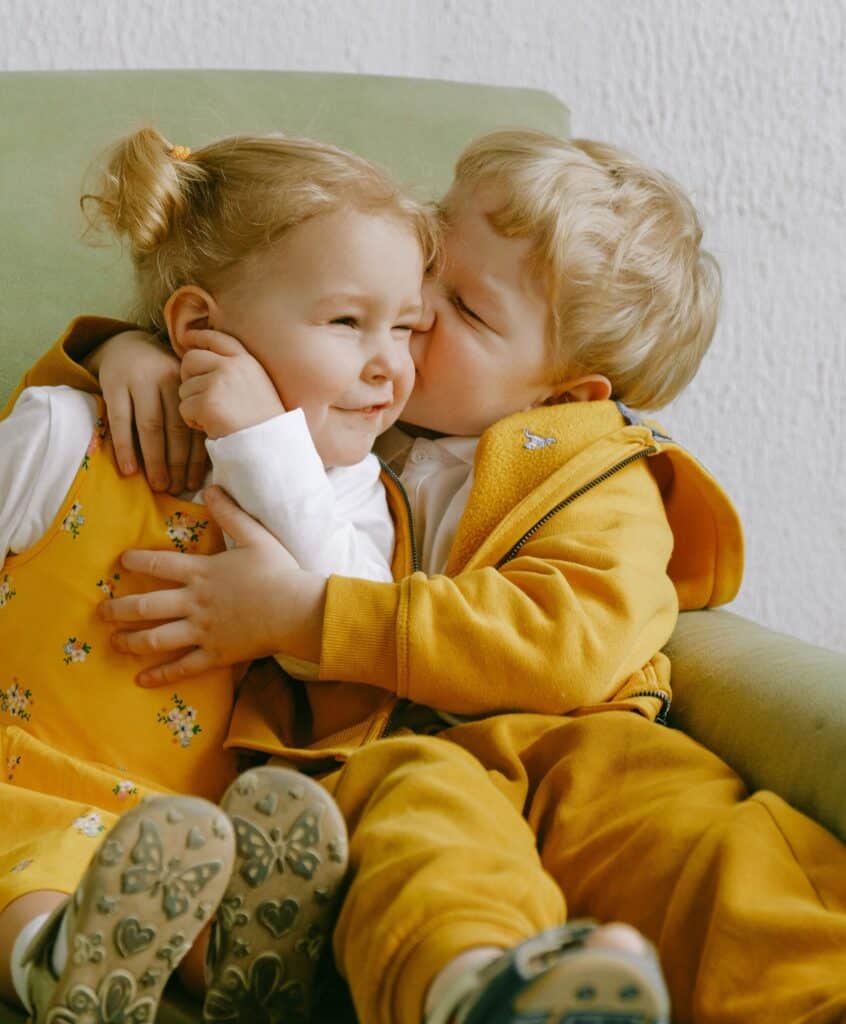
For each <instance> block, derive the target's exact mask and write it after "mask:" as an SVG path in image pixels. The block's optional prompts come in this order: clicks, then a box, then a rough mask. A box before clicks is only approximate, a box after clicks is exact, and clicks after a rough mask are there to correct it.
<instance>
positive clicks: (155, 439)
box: [85, 331, 206, 494]
mask: <svg viewBox="0 0 846 1024" xmlns="http://www.w3.org/2000/svg"><path fill="white" fill-rule="evenodd" d="M85 365H86V366H87V367H88V369H90V370H91V371H92V373H95V374H97V375H98V376H99V379H100V390H101V391H102V392H103V400H104V401H105V403H106V410H107V413H108V418H109V432H110V433H111V435H112V444H113V445H114V450H115V458H116V459H117V463H118V466H119V467H120V470H121V472H122V473H124V474H125V475H127V476H128V475H130V474H131V473H135V472H136V471H137V469H138V465H137V459H136V454H135V438H134V436H133V427H134V433H135V434H137V437H138V446H139V448H140V449H141V457H142V459H143V463H144V471H145V473H146V475H147V479H148V480H149V482H150V486H151V487H152V488H153V490H154V491H164V490H169V491H170V493H171V494H181V493H182V492H183V491H184V490H186V488H187V489H188V490H192V491H196V490H199V488H200V487H202V486H203V480H204V479H205V475H206V447H205V437H204V436H203V434H201V433H198V432H197V431H195V430H191V429H190V427H188V425H187V424H186V423H185V422H184V421H183V419H182V417H181V416H180V415H179V359H178V358H177V357H176V355H175V354H174V352H173V350H172V349H170V348H169V347H168V346H166V345H163V344H162V343H161V342H160V341H159V340H158V339H157V338H155V337H153V335H152V334H147V333H146V331H123V332H122V333H121V334H116V335H114V337H112V338H109V340H108V341H105V342H103V344H102V345H101V346H100V347H99V348H97V349H95V350H94V352H92V353H91V355H90V356H89V357H88V358H87V359H86V360H85ZM133 421H134V422H133Z"/></svg>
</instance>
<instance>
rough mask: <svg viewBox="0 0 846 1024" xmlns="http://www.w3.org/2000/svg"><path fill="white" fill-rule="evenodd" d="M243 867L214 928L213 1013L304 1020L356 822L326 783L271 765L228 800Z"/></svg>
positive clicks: (209, 1013) (209, 1004) (209, 1014)
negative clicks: (349, 820) (349, 824)
mask: <svg viewBox="0 0 846 1024" xmlns="http://www.w3.org/2000/svg"><path fill="white" fill-rule="evenodd" d="M221 807H222V808H223V810H224V811H225V812H226V814H227V815H228V816H229V818H230V820H231V822H232V825H233V828H234V830H235V839H236V857H235V867H234V868H233V871H232V876H231V879H230V882H229V887H228V889H227V890H226V893H225V895H224V897H223V900H222V901H221V905H220V909H219V911H218V917H217V921H216V923H215V927H214V929H213V932H212V941H211V944H210V946H209V959H208V964H207V975H208V988H207V991H206V998H205V1003H204V1005H203V1020H205V1021H214V1022H228V1024H235V1022H242V1024H255V1022H258V1021H262V1022H267V1024H275V1022H277V1021H278V1022H281V1021H284V1022H285V1024H299V1022H301V1021H307V1020H308V1019H309V1013H310V1010H311V1003H312V999H311V990H312V983H313V980H314V974H315V970H316V968H317V965H318V961H319V960H320V957H321V954H322V953H323V950H324V948H325V947H326V946H327V945H329V944H330V943H329V940H330V936H331V931H332V926H333V924H334V921H335V914H336V911H337V906H338V900H339V897H340V894H341V883H342V882H343V879H344V875H345V874H346V867H347V830H346V825H345V824H344V819H343V817H342V816H341V812H340V811H339V810H338V807H337V806H336V804H335V801H334V800H333V799H332V797H331V796H330V795H329V794H328V793H327V792H326V790H325V789H324V788H323V787H322V786H320V785H318V783H316V782H314V781H313V780H312V779H310V778H309V777H308V776H306V775H301V774H300V773H298V772H296V771H293V770H291V769H288V768H277V767H273V766H270V765H266V766H264V767H261V768H255V769H253V770H252V771H249V772H246V773H245V774H244V775H241V776H240V777H239V778H238V779H236V780H235V782H234V783H233V784H232V785H231V786H230V787H229V789H228V790H227V792H226V793H225V794H224V797H223V799H222V800H221Z"/></svg>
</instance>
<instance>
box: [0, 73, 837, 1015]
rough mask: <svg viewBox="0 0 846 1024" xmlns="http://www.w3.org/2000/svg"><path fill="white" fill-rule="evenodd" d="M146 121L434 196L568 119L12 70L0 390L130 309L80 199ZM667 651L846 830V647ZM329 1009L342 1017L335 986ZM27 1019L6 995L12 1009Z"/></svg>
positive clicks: (196, 79) (797, 791) (691, 688)
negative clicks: (275, 139)
mask: <svg viewBox="0 0 846 1024" xmlns="http://www.w3.org/2000/svg"><path fill="white" fill-rule="evenodd" d="M145 122H152V123H154V124H155V125H156V126H157V127H158V128H160V129H161V130H162V131H163V132H164V133H165V134H166V135H167V136H168V137H169V138H171V139H172V140H173V141H174V142H179V143H182V144H184V145H190V146H198V145H201V144H202V143H203V142H205V141H207V140H208V139H210V138H213V137H216V136H219V135H224V134H228V133H234V132H238V131H241V132H266V131H279V130H282V131H285V132H288V133H291V134H307V135H313V136H316V137H320V138H324V139H328V140H331V141H333V142H337V143H339V144H340V145H343V146H347V147H349V148H351V149H354V150H357V151H358V152H360V153H362V154H363V155H365V156H368V157H371V158H374V159H376V160H379V161H381V162H383V163H385V164H386V165H388V166H389V167H390V168H391V169H393V170H394V172H395V173H396V174H398V175H399V176H400V177H401V178H402V179H403V180H404V181H406V182H407V183H411V184H414V185H417V186H419V188H420V189H421V190H422V191H423V192H424V193H428V194H437V193H438V192H440V191H442V190H443V189H444V188H445V186H446V185H447V183H448V182H449V179H450V174H451V168H452V164H453V162H454V159H455V156H456V155H457V153H458V152H459V150H460V149H461V148H462V146H463V145H464V144H465V143H466V142H467V141H469V140H470V139H471V138H472V137H474V136H475V135H478V134H480V133H481V132H484V131H487V130H489V129H492V128H495V127H504V126H512V125H526V126H531V127H536V128H543V129H546V130H549V131H552V132H554V133H557V134H567V131H568V114H567V109H566V108H565V107H564V106H563V105H562V104H561V103H560V102H558V101H557V100H556V99H555V98H554V97H552V96H550V95H549V94H547V93H543V92H537V91H533V90H524V89H502V88H493V87H486V86H476V85H459V84H456V83H449V82H434V81H423V80H414V79H398V78H377V77H369V76H355V75H330V74H306V73H299V72H297V73H288V72H248V71H243V72H241V71H128V72H123V71H119V72H113V71H108V72H105V71H104V72H12V73H5V74H0V152H2V154H3V156H2V159H0V314H1V315H0V404H2V402H3V401H4V400H5V398H6V397H7V395H8V393H9V392H10V391H11V390H12V387H13V385H14V384H15V382H16V381H17V379H18V377H19V376H20V374H21V373H22V371H23V370H24V369H25V368H26V367H27V366H29V365H30V364H31V363H32V362H33V361H34V360H35V358H36V356H37V355H39V354H40V353H41V352H42V351H43V350H44V349H45V348H47V346H49V345H50V344H51V343H52V342H53V340H54V339H55V338H56V337H57V336H58V334H59V332H60V331H61V329H62V328H63V327H64V325H65V324H66V322H67V321H68V320H69V319H70V318H71V317H72V316H73V315H75V314H77V313H100V314H112V315H120V314H122V313H123V312H124V311H125V309H126V306H127V302H126V299H127V295H128V289H129V282H130V278H129V274H128V268H127V265H126V261H125V260H124V259H122V258H121V256H120V253H119V252H118V251H117V250H116V249H114V248H112V249H100V250H97V249H91V248H88V247H86V246H83V245H82V244H80V242H79V237H80V234H81V229H82V219H81V216H80V214H79V210H78V197H79V192H80V185H81V181H82V178H83V174H84V171H85V168H86V166H87V165H88V163H89V161H90V160H91V158H92V157H93V156H94V154H95V153H96V152H97V151H98V150H99V149H101V148H102V147H103V146H105V145H107V144H108V143H109V142H111V141H112V140H113V139H114V138H116V137H118V136H119V135H121V134H123V133H125V132H127V131H129V130H131V129H133V128H134V127H136V126H138V125H140V124H142V123H145ZM669 653H670V655H671V657H672V659H673V662H674V683H673V686H674V690H675V694H676V698H675V703H674V708H673V713H672V717H671V724H673V725H674V726H676V727H679V728H683V729H685V730H687V731H688V732H690V733H691V735H693V736H694V737H696V738H698V739H699V740H700V741H701V742H703V743H705V744H706V745H708V746H710V747H711V748H712V749H713V750H714V751H715V752H717V753H718V754H719V755H720V756H722V757H723V758H724V759H725V760H727V761H728V762H729V763H730V764H732V765H733V766H734V767H735V768H736V769H737V770H738V771H739V772H740V773H741V774H742V775H743V776H744V777H745V778H746V779H747V781H748V782H750V783H751V784H753V785H754V786H755V787H765V788H771V789H775V790H777V791H779V792H781V793H782V794H783V795H785V796H786V797H787V798H788V799H790V800H791V801H792V802H793V803H794V804H795V805H796V806H797V807H799V808H801V809H802V810H804V811H806V812H807V813H809V814H811V815H813V816H814V817H816V818H818V819H819V820H820V821H822V822H824V823H825V824H826V825H827V826H828V827H829V828H831V829H832V830H833V831H835V832H837V833H839V835H840V836H841V837H844V838H846V797H844V795H843V794H844V793H846V762H845V761H844V758H843V751H844V750H846V707H844V701H843V693H844V691H846V657H844V656H842V655H836V654H833V653H831V652H828V651H822V650H820V649H818V648H813V647H810V646H809V645H807V644H803V643H800V642H799V641H797V640H794V639H791V638H789V637H783V636H780V635H777V634H774V633H772V632H769V631H768V630H765V629H763V628H762V627H760V626H756V625H754V624H753V623H750V622H748V621H746V620H744V619H742V618H739V617H738V616H735V615H731V614H729V613H726V612H696V613H687V614H685V615H683V616H682V617H681V621H680V623H679V626H678V628H677V630H676V633H675V635H674V637H673V639H672V642H671V643H670V645H669ZM326 991H327V992H329V993H330V994H329V996H328V998H329V1000H333V999H336V998H337V996H336V995H335V994H334V993H337V992H338V988H337V987H332V986H329V987H327V989H326ZM159 1019H160V1020H162V1021H167V1022H169V1024H187V1022H188V1021H190V1020H192V1019H196V1011H195V1010H194V1008H193V1007H192V1004H190V1003H189V1002H187V1001H186V1000H185V998H184V997H183V996H179V995H176V996H174V997H173V998H171V999H169V1000H168V1002H167V1004H166V1005H165V1006H164V1008H163V1011H162V1013H161V1014H160V1015H159ZM318 1019H319V1020H320V1021H321V1022H323V1024H330V1022H331V1024H340V1021H341V1020H342V1019H346V1018H345V1017H344V1014H343V1012H342V1010H341V1009H338V1008H337V1006H336V1005H334V1004H332V1003H331V1002H330V1003H329V1004H327V1005H326V1007H325V1009H324V1010H323V1011H321V1013H320V1014H319V1015H318ZM21 1020H22V1016H21V1015H20V1014H14V1013H13V1012H12V1011H11V1010H8V1009H6V1008H4V1007H3V1005H2V1004H0V1024H3V1022H6V1021H16V1022H19V1021H21Z"/></svg>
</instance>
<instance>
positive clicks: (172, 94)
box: [0, 71, 569, 404]
mask: <svg viewBox="0 0 846 1024" xmlns="http://www.w3.org/2000/svg"><path fill="white" fill-rule="evenodd" d="M143 124H153V125H155V126H156V127H157V128H159V129H160V130H161V131H162V132H163V133H164V134H165V135H166V136H167V137H168V138H170V139H172V140H173V141H174V142H178V143H180V144H183V145H188V146H194V147H196V146H198V145H202V144H204V143H205V142H208V141H210V140H211V139H213V138H216V137H219V136H223V135H230V134H235V133H238V132H245V133H261V132H270V131H284V132H286V133H289V134H293V135H308V136H313V137H315V138H320V139H324V140H327V141H331V142H335V143H337V144H338V145H341V146H344V147H346V148H348V149H352V150H354V151H356V152H358V153H361V154H362V155H363V156H366V157H369V158H370V159H373V160H376V161H378V162H380V163H382V164H384V165H386V166H387V167H389V168H390V169H391V170H392V171H393V172H394V173H395V174H396V175H397V176H398V177H399V178H400V179H401V180H402V181H404V182H406V183H407V184H409V185H412V186H417V187H418V190H419V191H421V192H422V193H423V194H429V195H436V194H438V193H439V192H441V191H442V190H443V189H444V188H445V187H446V186H447V184H448V183H449V181H450V178H451V174H452V166H453V163H454V161H455V158H456V156H457V155H458V153H459V151H460V150H461V149H462V148H463V146H464V145H465V144H466V143H467V142H468V141H469V140H470V139H472V138H473V137H474V136H476V135H479V134H481V133H483V132H486V131H490V130H492V129H494V128H500V127H514V126H525V127H532V128H541V129H544V130H546V131H550V132H553V133H555V134H557V135H562V136H563V135H567V134H568V130H569V119H568V111H567V108H566V107H565V106H564V105H563V104H562V103H560V102H559V101H558V100H557V99H555V97H553V96H551V95H549V94H548V93H544V92H539V91H536V90H533V89H508V88H501V87H496V86H482V85H466V84H460V83H456V82H440V81H430V80H425V79H412V78H386V77H379V76H370V75H340V74H319V73H309V72H287V71H88V72H84V71H83V72H5V73H0V404H1V403H2V401H3V400H4V399H5V398H6V396H7V395H8V393H9V392H10V391H11V389H12V387H13V385H14V384H15V382H16V381H17V379H18V377H19V376H20V374H21V372H22V371H23V370H24V369H25V368H26V367H27V366H29V365H30V364H31V363H32V362H33V361H34V360H35V358H36V356H37V355H39V354H40V353H41V352H42V351H43V350H44V349H46V348H47V347H48V346H49V345H50V344H51V343H52V342H53V341H54V340H55V338H56V337H57V336H58V334H59V332H60V331H61V329H62V328H63V327H64V325H65V324H66V323H67V321H68V320H70V318H71V317H73V316H75V315H77V314H80V313H99V314H103V315H116V316H120V315H124V314H125V313H126V310H127V308H128V306H129V304H130V300H131V287H132V280H131V270H130V267H129V261H128V259H127V258H126V257H125V256H123V255H122V254H121V252H120V250H119V248H118V247H117V246H111V247H106V248H93V247H91V246H89V245H86V244H84V243H83V242H82V241H81V235H82V230H83V226H84V223H83V219H82V215H81V213H80V210H79V196H80V192H81V186H82V182H83V178H84V176H85V171H86V169H87V168H88V167H89V165H90V164H91V162H92V160H93V159H94V158H95V157H96V156H97V155H98V154H99V153H100V152H101V151H102V150H103V148H104V147H105V146H107V145H109V144H110V143H111V142H113V141H114V140H115V139H117V138H119V137H120V136H121V135H125V134H127V133H128V132H130V131H132V130H134V129H136V128H137V127H140V126H141V125H143Z"/></svg>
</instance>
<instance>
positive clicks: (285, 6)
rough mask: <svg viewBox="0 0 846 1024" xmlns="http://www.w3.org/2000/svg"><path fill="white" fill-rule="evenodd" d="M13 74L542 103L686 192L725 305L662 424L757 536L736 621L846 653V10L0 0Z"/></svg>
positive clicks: (501, 2)
mask: <svg viewBox="0 0 846 1024" xmlns="http://www.w3.org/2000/svg"><path fill="white" fill-rule="evenodd" d="M0 67H2V68H4V69H9V70H12V69H51V68H135V67H145V68H150V67H240V68H280V69H282V68H287V69H304V70H305V69H308V70H324V71H354V72H367V73H382V74H392V75H416V76H423V77H435V78H452V79H459V80H465V81H476V82H487V83H493V84H502V85H531V86H537V87H541V88H544V89H548V90H550V91H552V92H554V93H556V94H557V95H558V96H560V97H561V98H562V99H564V100H565V101H566V102H567V103H568V104H569V105H570V107H571V109H572V111H573V128H574V131H575V132H576V133H577V134H581V135H589V136H593V137H597V138H607V139H609V140H612V141H615V142H617V143H620V144H623V145H625V146H627V147H629V148H630V149H632V150H633V151H634V152H636V153H637V154H639V155H641V156H643V157H645V158H647V159H649V160H651V161H654V162H655V163H656V164H657V165H658V166H660V167H662V168H663V169H665V170H667V171H669V172H670V173H672V174H674V175H675V176H676V177H677V178H678V179H679V180H680V181H681V182H682V183H683V184H684V185H686V186H687V187H688V188H689V189H690V190H692V191H693V193H694V194H695V199H696V201H697V203H698V206H699V208H700V210H701V211H702V214H703V217H704V221H705V224H706V230H707V238H708V242H709V244H710V247H711V248H712V250H713V251H714V252H715V253H716V254H717V256H718V258H719V259H720V262H721V264H722V266H723V270H724V273H725V281H726V298H725V304H724V310H723V316H722V323H721V326H720V328H719V331H718V334H717V338H716V341H715V345H714V348H713V349H712V352H711V354H710V355H709V357H708V359H707V360H706V363H705V365H704V366H703V369H702V371H701V373H700V375H699V377H698V378H697V380H696V381H695V382H694V384H693V385H692V386H691V388H690V389H689V391H688V392H687V393H686V394H685V396H684V397H683V398H682V399H680V400H679V401H678V402H677V403H676V406H675V408H673V409H672V410H669V411H668V413H667V414H665V416H664V419H665V421H667V422H669V423H670V425H671V427H672V429H673V432H674V433H675V434H676V436H677V437H678V438H679V439H680V440H683V441H685V442H687V443H688V444H689V445H691V446H692V447H693V448H694V449H695V451H696V452H697V453H698V454H699V455H700V457H701V458H702V460H703V461H704V462H705V463H706V464H707V465H708V466H710V467H711V468H713V469H715V470H717V471H718V475H719V476H720V477H721V478H722V480H723V481H724V482H725V484H726V486H727V488H728V489H729V491H730V493H731V494H732V495H733V496H734V498H735V500H736V502H737V504H738V506H739V508H740V511H741V513H742V515H743V518H744V520H745V524H746V533H747V546H748V570H747V575H746V581H745V585H744V589H743V591H742V594H741V597H740V598H739V599H738V600H737V602H736V603H735V606H734V607H735V609H736V610H737V611H739V612H741V613H742V614H745V615H748V616H750V617H751V618H754V619H756V620H758V621H760V622H763V623H765V624H767V625H770V626H773V627H776V628H778V629H782V630H784V631H787V632H791V633H794V634H796V635H799V636H801V637H803V638H805V639H808V640H811V641H813V642H816V643H820V644H825V645H828V646H833V647H839V648H841V649H844V650H846V627H844V606H846V571H844V570H846V512H844V510H846V483H844V457H843V451H844V434H846V427H844V420H845V419H846V417H845V416H844V399H843V380H844V377H845V376H846V355H844V343H846V327H844V323H845V322H846V259H844V257H846V209H844V195H846V134H845V133H844V125H845V124H846V120H844V118H846V13H844V3H843V0H810V2H809V0H743V2H742V3H740V2H738V0H673V2H667V0H588V2H585V0H533V2H531V3H529V2H521V0H417V2H415V0H394V2H392V0H346V2H342V0H334V2H333V0H287V2H286V0H249V2H240V3H235V2H220V0H133V2H119V0H42V2H34V0H0ZM0 159H2V156H0Z"/></svg>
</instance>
